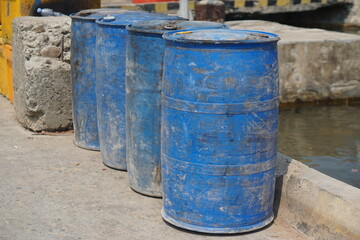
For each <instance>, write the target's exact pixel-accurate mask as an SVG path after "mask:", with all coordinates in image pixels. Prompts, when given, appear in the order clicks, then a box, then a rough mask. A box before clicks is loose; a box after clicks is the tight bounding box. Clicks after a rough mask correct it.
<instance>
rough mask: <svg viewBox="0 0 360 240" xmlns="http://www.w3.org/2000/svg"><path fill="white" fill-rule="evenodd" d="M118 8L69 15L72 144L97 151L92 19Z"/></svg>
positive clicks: (117, 11)
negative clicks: (73, 139) (73, 136)
mask: <svg viewBox="0 0 360 240" xmlns="http://www.w3.org/2000/svg"><path fill="white" fill-rule="evenodd" d="M121 12H128V11H127V10H121V9H118V10H116V9H89V10H84V11H80V12H78V13H76V14H72V15H71V18H72V24H71V78H72V101H73V121H74V130H75V141H74V142H75V144H76V145H77V146H79V147H81V148H85V149H89V150H100V145H99V137H98V127H97V117H96V96H95V44H96V29H97V27H96V24H95V20H96V19H98V18H101V17H104V16H106V15H108V14H114V13H121Z"/></svg>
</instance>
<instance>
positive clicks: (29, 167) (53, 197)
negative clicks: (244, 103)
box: [0, 96, 309, 240]
mask: <svg viewBox="0 0 360 240" xmlns="http://www.w3.org/2000/svg"><path fill="white" fill-rule="evenodd" d="M0 203H1V204H0V239H1V240H24V239H25V240H26V239H32V240H33V239H34V240H37V239H46V240H51V239H68V240H73V239H86V240H92V239H99V240H100V239H101V240H103V239H122V240H126V239H174V240H176V239H181V240H187V239H189V240H190V239H191V240H197V239H214V240H215V239H223V238H225V237H224V236H212V235H204V234H197V233H193V232H187V231H182V230H179V229H176V228H174V227H172V226H170V225H168V224H166V223H165V222H164V221H163V220H162V218H161V215H160V210H161V199H155V198H149V197H145V196H142V195H139V194H137V193H135V192H133V191H132V190H131V189H130V188H129V185H128V179H127V174H126V172H121V171H115V170H111V169H109V168H106V167H105V166H104V165H103V164H102V161H101V158H100V154H99V153H98V152H93V151H87V150H83V149H80V148H78V147H76V146H74V145H73V134H72V133H71V132H66V133H62V134H50V135H39V134H37V133H33V132H30V131H27V130H25V129H23V128H22V127H21V126H20V125H19V124H18V123H17V121H16V119H15V112H14V110H13V107H12V105H11V104H10V103H9V102H8V101H7V100H6V99H5V98H3V97H2V96H0ZM226 239H241V240H252V239H257V240H264V239H265V240H266V239H269V240H270V239H284V240H285V239H286V240H288V239H294V240H300V239H301V240H303V239H309V238H308V237H307V236H305V235H304V234H303V233H300V232H299V231H298V230H297V229H295V228H294V227H293V226H291V225H290V224H288V223H287V222H286V221H285V220H284V219H283V218H282V217H280V216H279V217H278V218H276V219H275V222H274V223H273V224H272V225H271V226H270V227H268V228H266V229H264V230H262V231H257V232H253V233H248V234H240V235H232V236H228V237H226Z"/></svg>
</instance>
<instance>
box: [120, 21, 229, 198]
mask: <svg viewBox="0 0 360 240" xmlns="http://www.w3.org/2000/svg"><path fill="white" fill-rule="evenodd" d="M196 28H200V29H201V28H218V29H221V28H226V26H225V25H224V24H221V23H213V22H202V21H185V20H177V21H176V20H171V21H164V20H158V21H150V22H141V23H135V24H132V25H130V26H128V27H127V29H128V31H129V38H128V48H127V62H126V65H127V69H126V71H127V72H126V114H127V119H126V134H127V147H126V149H127V164H128V172H129V180H130V186H131V187H132V188H133V189H134V190H135V191H137V192H140V193H142V194H145V195H149V196H155V197H161V196H162V186H161V168H160V159H161V155H160V132H161V121H160V119H161V118H160V117H161V95H160V93H161V78H162V70H163V68H162V66H163V58H164V52H165V40H164V39H162V37H161V36H162V34H163V33H165V32H169V31H173V30H178V31H180V30H189V29H196ZM169 29H170V30H169Z"/></svg>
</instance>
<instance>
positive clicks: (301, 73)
mask: <svg viewBox="0 0 360 240" xmlns="http://www.w3.org/2000/svg"><path fill="white" fill-rule="evenodd" d="M226 24H228V25H229V27H230V28H233V29H246V30H257V31H266V32H273V33H277V34H279V35H280V37H281V41H280V42H279V73H280V99H281V102H282V103H291V102H296V101H303V102H307V101H319V100H329V99H330V100H337V99H348V98H360V58H359V56H360V36H358V35H353V34H346V33H339V32H332V31H326V30H321V29H306V28H298V27H291V26H287V25H282V24H278V23H273V22H266V21H231V22H227V23H226Z"/></svg>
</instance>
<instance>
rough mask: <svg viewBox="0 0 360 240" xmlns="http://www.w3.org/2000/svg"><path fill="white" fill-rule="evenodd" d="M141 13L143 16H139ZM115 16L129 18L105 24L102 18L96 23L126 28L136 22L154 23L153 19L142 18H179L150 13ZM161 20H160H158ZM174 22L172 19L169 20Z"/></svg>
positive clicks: (137, 12) (124, 13)
mask: <svg viewBox="0 0 360 240" xmlns="http://www.w3.org/2000/svg"><path fill="white" fill-rule="evenodd" d="M139 13H141V14H139ZM113 16H115V18H116V17H117V16H129V18H124V19H121V20H116V19H115V20H114V21H110V22H104V21H103V18H104V17H105V16H104V17H101V18H98V19H97V20H96V23H97V24H99V25H101V26H109V27H126V26H128V25H131V24H134V23H136V22H144V21H154V20H152V19H146V18H142V17H145V16H154V17H164V20H166V17H169V18H177V17H173V16H169V15H167V14H163V13H150V12H145V11H131V12H123V13H119V14H113ZM157 20H159V19H157ZM169 20H172V19H169Z"/></svg>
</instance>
